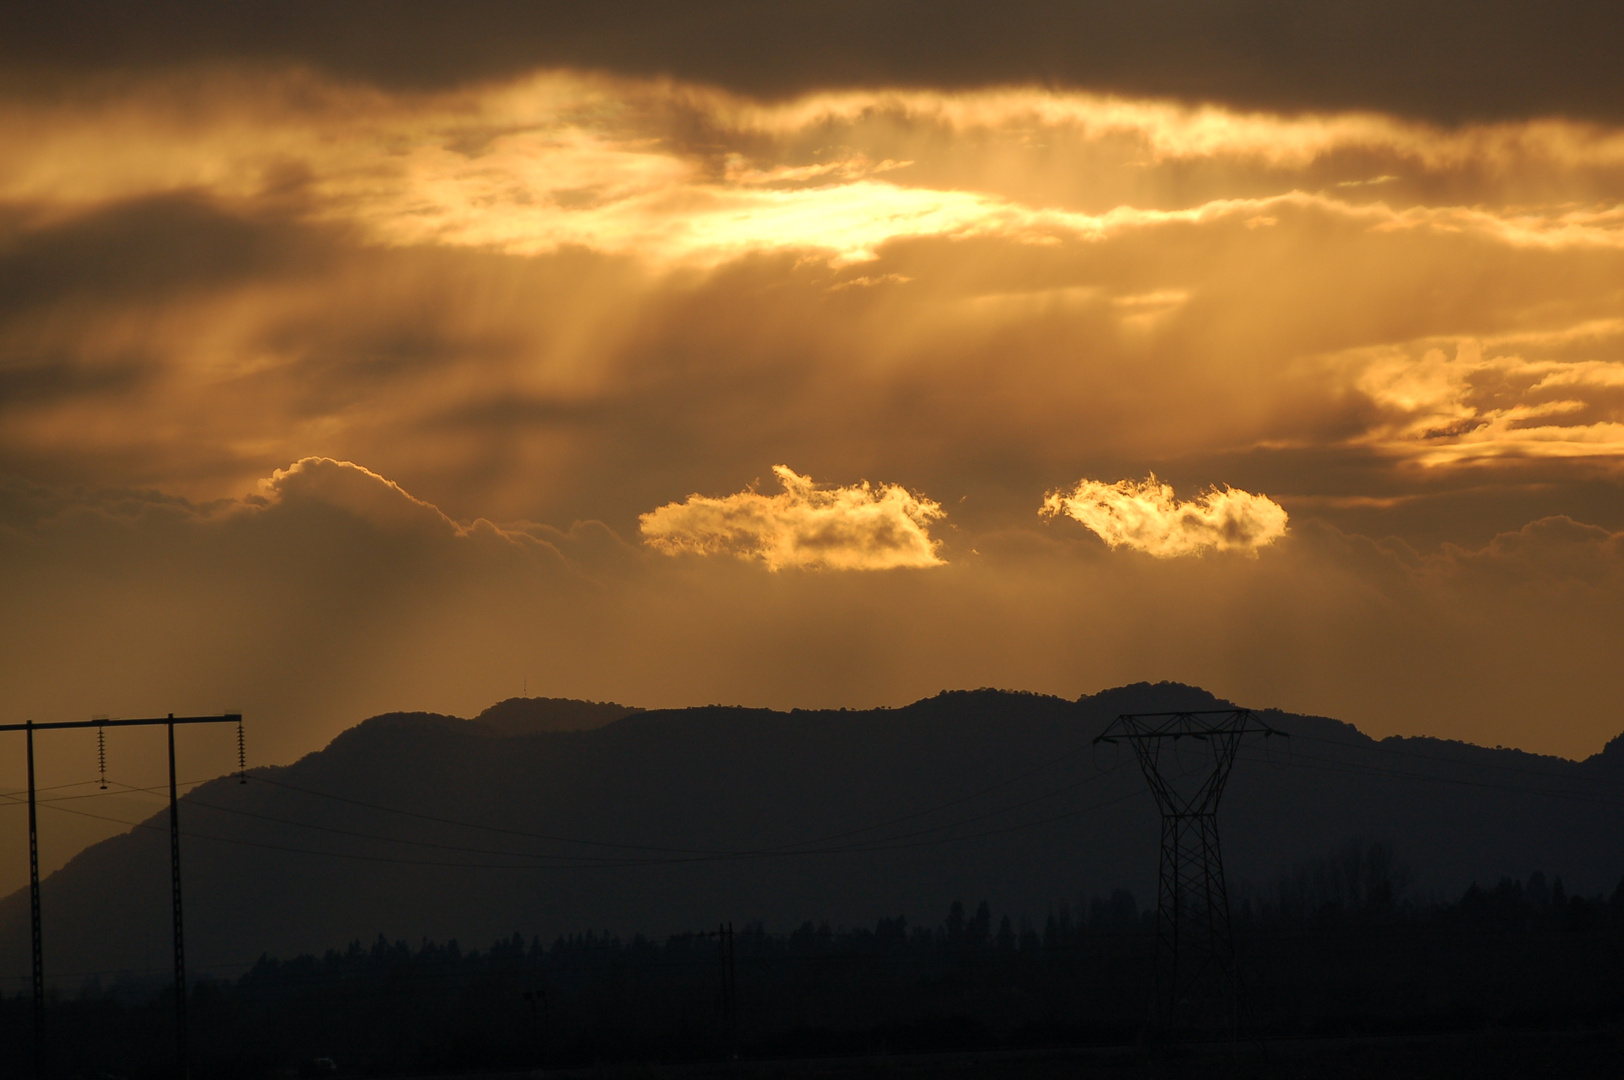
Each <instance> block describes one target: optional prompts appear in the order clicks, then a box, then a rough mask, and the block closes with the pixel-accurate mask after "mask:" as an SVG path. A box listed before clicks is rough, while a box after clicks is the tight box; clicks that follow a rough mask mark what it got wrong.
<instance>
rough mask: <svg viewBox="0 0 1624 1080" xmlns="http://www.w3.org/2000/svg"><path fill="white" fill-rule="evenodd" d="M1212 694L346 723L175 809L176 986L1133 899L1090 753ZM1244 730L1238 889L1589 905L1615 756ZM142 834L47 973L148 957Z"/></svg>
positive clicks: (1233, 848) (51, 906)
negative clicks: (571, 937)
mask: <svg viewBox="0 0 1624 1080" xmlns="http://www.w3.org/2000/svg"><path fill="white" fill-rule="evenodd" d="M1226 704H1227V703H1225V702H1221V701H1219V700H1218V699H1216V698H1214V697H1213V696H1211V695H1210V694H1208V693H1206V692H1205V691H1203V690H1200V689H1197V688H1193V687H1188V686H1183V685H1179V684H1173V683H1161V684H1157V685H1148V684H1136V685H1133V686H1126V687H1121V688H1118V689H1114V690H1107V691H1104V692H1101V693H1099V694H1095V695H1092V696H1085V697H1083V698H1081V699H1080V700H1077V701H1068V700H1065V699H1061V698H1056V697H1048V696H1041V695H1035V694H1025V693H1012V692H1007V691H994V690H980V691H972V692H952V693H943V694H940V695H938V696H936V697H932V698H929V699H926V700H922V701H919V702H916V703H914V704H912V705H909V706H907V707H905V708H899V709H880V710H869V711H817V712H812V711H800V710H796V711H791V712H787V713H786V712H774V711H769V710H758V709H742V708H727V707H720V706H715V707H707V708H691V709H681V710H655V711H641V710H637V709H632V708H627V707H624V706H619V705H612V704H593V703H588V702H579V701H566V700H558V699H511V700H508V701H504V702H502V703H500V704H498V705H496V706H493V707H492V708H490V709H488V710H486V711H485V712H484V713H483V714H481V715H480V716H478V717H476V718H475V719H473V720H463V719H458V718H456V717H451V716H443V715H436V714H430V713H392V714H387V715H383V716H377V717H373V718H372V719H370V720H367V721H366V722H364V723H362V724H360V725H358V726H356V727H354V728H352V729H350V730H348V731H346V732H344V733H343V734H342V735H340V736H339V737H338V738H336V739H334V740H333V741H332V743H331V744H330V745H329V746H327V747H326V748H325V749H324V750H321V751H319V752H317V753H312V754H309V755H307V756H306V757H304V758H302V759H300V760H299V761H297V762H295V763H294V764H292V765H288V766H285V767H272V768H262V769H255V770H252V771H251V774H250V779H249V782H248V783H247V784H246V785H242V784H239V783H238V782H237V780H236V779H235V778H233V777H223V778H221V779H218V780H215V781H213V782H211V783H208V784H205V785H203V786H201V787H199V788H197V789H195V790H194V791H193V792H192V793H191V794H189V795H187V796H186V797H185V798H184V799H183V803H182V809H181V814H182V826H183V829H184V831H185V834H186V838H185V841H184V849H183V856H182V858H183V864H182V868H183V874H184V881H185V897H186V913H187V935H188V937H187V947H188V956H189V960H190V963H191V970H192V971H193V972H194V973H195V974H197V975H199V976H207V975H208V974H210V973H216V974H230V973H233V972H234V971H235V970H236V967H235V966H236V965H239V964H243V963H245V962H248V961H251V960H253V959H254V958H255V957H257V956H259V955H260V954H261V953H267V952H268V953H270V954H272V955H284V956H285V955H290V954H293V953H296V952H299V951H307V950H317V951H319V950H323V949H326V948H329V947H341V946H343V945H344V944H345V943H347V942H348V941H350V940H352V939H357V938H359V939H362V940H371V939H373V938H375V937H376V936H377V935H378V934H380V933H381V934H384V935H386V936H388V937H390V938H391V939H396V938H403V939H408V940H411V941H413V942H416V941H417V940H419V939H420V938H422V937H425V936H426V937H428V938H431V939H442V940H443V939H447V938H456V939H459V940H460V941H461V942H462V943H463V944H464V946H465V947H466V946H473V947H483V946H484V945H485V944H488V943H489V941H490V940H492V939H494V938H495V937H497V936H498V935H510V934H512V933H513V932H515V931H517V932H519V933H522V934H524V935H526V936H530V935H540V936H541V937H542V938H543V939H550V938H551V937H552V936H553V935H556V934H559V933H564V932H576V931H582V930H585V929H589V928H597V929H609V930H613V931H615V932H619V933H627V934H629V933H633V932H644V933H650V934H664V933H668V932H674V931H679V930H690V929H697V928H703V927H704V926H707V925H710V924H714V923H715V922H716V921H717V920H719V919H729V920H732V921H733V922H735V923H736V924H738V923H741V922H743V921H745V920H751V919H759V920H763V921H765V923H766V924H767V926H768V927H769V928H785V927H788V926H793V925H796V924H798V923H799V922H801V921H802V920H806V919H811V920H814V921H824V920H827V921H829V922H831V923H834V924H837V925H838V924H843V923H844V924H864V923H869V922H872V921H873V920H874V919H875V918H877V917H879V916H882V915H894V914H898V913H902V914H906V915H908V916H910V917H912V918H915V919H918V918H931V919H934V918H937V917H939V916H940V914H941V912H942V911H943V910H945V908H946V906H947V905H948V903H949V902H951V901H952V900H954V899H955V898H960V899H963V900H965V901H968V902H975V901H979V900H981V899H986V900H988V901H989V902H990V903H991V904H992V906H993V909H994V910H995V911H997V912H1000V913H1006V912H1007V913H1009V914H1011V915H1012V916H1018V915H1025V916H1026V917H1029V918H1031V919H1033V920H1034V921H1040V920H1041V919H1042V918H1043V917H1044V915H1045V913H1046V912H1047V911H1049V910H1052V909H1053V908H1054V907H1055V906H1056V905H1058V904H1059V903H1061V902H1070V903H1073V904H1075V903H1077V902H1078V900H1079V898H1081V897H1083V896H1085V895H1088V894H1093V893H1109V892H1110V891H1111V890H1112V889H1113V888H1116V887H1119V886H1121V887H1127V888H1129V889H1130V890H1132V891H1133V893H1134V894H1135V895H1136V896H1137V897H1138V898H1139V899H1140V902H1141V904H1147V903H1150V902H1153V897H1154V881H1155V873H1156V850H1157V849H1156V843H1157V840H1156V837H1157V816H1156V811H1155V808H1154V806H1153V804H1152V801H1151V798H1150V796H1149V794H1148V793H1147V791H1146V790H1145V784H1144V781H1143V779H1142V778H1141V776H1140V774H1139V770H1138V768H1137V766H1136V764H1135V762H1134V761H1133V759H1132V755H1131V753H1129V751H1128V749H1127V748H1126V747H1125V746H1121V747H1113V746H1110V745H1100V746H1095V745H1093V743H1092V740H1093V738H1094V736H1095V735H1097V734H1098V733H1099V732H1100V731H1101V730H1102V729H1103V728H1104V727H1105V726H1106V725H1107V724H1108V723H1109V722H1110V721H1111V720H1112V719H1114V718H1115V717H1116V716H1117V715H1118V714H1120V713H1122V712H1136V711H1153V710H1167V709H1196V708H1212V707H1223V706H1224V705H1226ZM1259 716H1260V717H1261V718H1262V719H1263V720H1264V721H1265V722H1266V723H1268V724H1269V725H1271V726H1273V727H1275V728H1277V729H1279V730H1280V731H1282V732H1285V733H1288V734H1289V735H1290V739H1289V740H1286V739H1271V740H1267V741H1266V742H1265V741H1258V742H1256V743H1254V744H1251V745H1248V746H1247V747H1246V748H1245V749H1243V751H1242V753H1241V756H1240V758H1239V760H1238V761H1237V764H1236V767H1235V769H1234V773H1233V778H1232V780H1231V783H1230V786H1229V789H1228V791H1227V793H1226V795H1225V798H1224V802H1223V805H1222V809H1221V811H1220V817H1219V821H1220V827H1221V830H1222V833H1223V840H1224V844H1225V856H1226V860H1227V866H1228V871H1229V878H1230V884H1231V890H1232V892H1234V893H1235V894H1237V895H1238V896H1239V895H1245V894H1247V893H1248V892H1249V891H1252V892H1255V891H1257V890H1259V889H1267V888H1270V887H1272V884H1273V883H1274V882H1275V881H1276V880H1277V879H1278V877H1279V875H1281V874H1282V873H1285V872H1287V871H1289V870H1290V869H1291V868H1292V867H1293V866H1294V865H1296V864H1301V863H1304V862H1306V861H1309V860H1313V859H1315V858H1319V857H1322V856H1324V855H1325V854H1326V853H1327V852H1328V851H1330V850H1331V849H1332V848H1334V847H1335V846H1336V845H1338V844H1339V843H1342V842H1344V841H1346V840H1348V839H1349V838H1351V837H1354V836H1362V837H1365V838H1367V839H1379V840H1382V841H1385V842H1386V843H1388V844H1390V845H1391V846H1392V847H1393V848H1395V849H1396V853H1397V855H1398V857H1399V858H1400V859H1401V860H1403V861H1404V862H1406V863H1407V864H1408V866H1409V868H1410V871H1411V873H1412V875H1413V887H1414V888H1415V889H1416V890H1418V891H1420V892H1421V893H1423V894H1425V893H1426V892H1429V891H1432V890H1443V891H1454V890H1459V889H1461V888H1464V887H1465V886H1466V885H1467V884H1468V883H1469V882H1471V881H1473V880H1477V881H1480V882H1485V883H1489V882H1492V881H1493V880H1495V879H1496V878H1498V877H1499V876H1501V875H1505V874H1519V875H1520V874H1527V873H1529V872H1531V871H1534V870H1543V871H1544V872H1545V873H1546V874H1548V875H1551V874H1555V875H1560V876H1562V878H1563V879H1564V881H1565V882H1566V884H1567V887H1568V889H1569V890H1570V891H1574V892H1595V891H1601V890H1611V888H1612V887H1613V885H1614V884H1615V882H1616V881H1617V880H1618V877H1619V875H1620V873H1624V821H1621V819H1620V817H1619V815H1618V813H1617V803H1618V798H1619V792H1620V789H1621V786H1624V738H1621V739H1615V740H1614V741H1613V742H1611V743H1609V744H1608V746H1607V748H1606V750H1605V751H1603V752H1602V753H1600V754H1598V755H1596V756H1594V757H1592V758H1590V759H1588V760H1586V761H1580V762H1574V761H1568V760H1564V759H1560V758H1551V757H1539V756H1535V755H1530V754H1527V753H1523V752H1521V751H1516V750H1508V749H1488V748H1483V747H1476V746H1469V745H1466V744H1462V743H1453V742H1443V741H1439V740H1433V739H1401V738H1389V739H1385V740H1382V741H1380V742H1377V741H1375V740H1372V739H1370V738H1368V737H1366V736H1364V735H1362V734H1361V733H1359V732H1358V731H1357V730H1356V729H1354V728H1353V727H1352V726H1350V725H1348V724H1344V723H1340V722H1338V721H1335V720H1331V719H1326V718H1321V717H1310V716H1296V715H1288V714H1284V713H1280V712H1275V711H1268V712H1261V713H1259ZM1181 752H1182V751H1181ZM1197 752H1198V753H1205V750H1204V748H1201V749H1199V750H1198V751H1197ZM1192 761H1193V759H1192ZM166 827H167V826H166V818H165V816H164V815H158V816H155V817H153V818H152V819H150V820H149V821H148V822H146V823H145V826H144V827H139V828H136V829H134V830H132V831H131V832H130V833H129V834H127V835H122V836H119V837H115V838H113V839H110V840H107V841H105V842H103V843H100V844H97V845H95V846H94V847H92V848H90V849H88V850H86V851H85V852H83V853H82V854H80V855H79V856H78V857H77V858H75V859H74V860H73V861H72V862H70V863H69V864H68V865H67V866H66V867H65V868H64V869H62V870H61V871H59V872H57V873H55V874H53V875H51V876H50V878H49V879H48V880H47V881H46V882H45V885H44V896H43V911H44V926H45V935H46V937H45V958H46V965H47V971H48V974H49V975H50V976H51V977H52V978H53V979H56V980H59V981H62V982H64V983H71V982H72V981H74V980H77V979H82V978H83V977H84V974H85V973H88V972H118V971H129V970H140V969H151V970H154V971H161V970H163V969H164V967H165V965H166V964H167V957H168V949H169V931H168V917H169V913H168V904H169V880H168V851H167V846H168V845H167V836H166V835H165V831H166ZM27 924H28V904H27V895H26V890H25V891H22V892H18V893H15V894H13V895H11V896H10V897H8V898H6V899H5V900H4V901H3V902H0V971H3V972H4V974H5V975H6V976H8V977H19V978H20V977H22V976H24V975H25V974H26V971H27V956H28V952H27V950H28V927H27Z"/></svg>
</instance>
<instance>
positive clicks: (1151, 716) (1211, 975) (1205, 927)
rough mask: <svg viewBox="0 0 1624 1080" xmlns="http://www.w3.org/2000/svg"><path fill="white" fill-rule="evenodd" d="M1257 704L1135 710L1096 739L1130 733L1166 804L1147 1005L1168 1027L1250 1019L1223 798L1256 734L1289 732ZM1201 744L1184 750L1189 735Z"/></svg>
mask: <svg viewBox="0 0 1624 1080" xmlns="http://www.w3.org/2000/svg"><path fill="white" fill-rule="evenodd" d="M1284 734H1285V732H1283V731H1276V730H1274V729H1273V728H1271V727H1269V726H1268V725H1267V724H1265V723H1263V722H1262V721H1260V720H1258V719H1257V718H1256V717H1255V716H1253V715H1252V712H1251V710H1249V709H1207V710H1197V711H1191V712H1165V713H1125V714H1123V715H1121V716H1118V717H1117V718H1116V720H1115V721H1114V722H1113V723H1112V724H1111V725H1110V726H1109V727H1107V728H1106V729H1105V731H1103V732H1102V733H1101V734H1100V735H1099V736H1098V737H1097V738H1096V739H1095V740H1094V741H1095V742H1096V743H1099V742H1109V743H1114V742H1116V741H1117V740H1118V739H1126V740H1127V741H1128V743H1129V745H1131V746H1132V747H1133V752H1134V755H1135V756H1136V757H1137V758H1138V759H1139V768H1140V769H1141V770H1142V771H1143V772H1144V774H1145V782H1146V783H1148V784H1149V785H1150V793H1151V794H1152V795H1153V796H1155V798H1156V806H1157V808H1158V809H1159V810H1161V812H1162V851H1161V873H1160V880H1159V881H1158V883H1157V887H1156V967H1155V975H1154V980H1153V982H1152V986H1151V996H1150V1005H1149V1008H1148V1010H1147V1012H1146V1017H1145V1028H1146V1031H1147V1032H1153V1033H1156V1034H1158V1035H1163V1036H1166V1035H1174V1034H1181V1033H1186V1034H1193V1033H1196V1032H1201V1031H1209V1032H1210V1031H1213V1030H1214V1029H1216V1030H1219V1031H1227V1033H1228V1034H1229V1035H1230V1036H1231V1037H1233V1036H1234V1035H1235V1034H1236V1032H1237V1030H1238V1028H1239V1024H1240V997H1241V981H1240V973H1239V971H1238V970H1237V969H1236V967H1235V944H1234V941H1233V939H1232V938H1231V936H1230V927H1229V896H1228V893H1227V892H1226V890H1225V886H1224V857H1223V851H1222V849H1221V848H1220V847H1219V845H1218V800H1219V798H1220V797H1222V795H1223V793H1224V784H1225V782H1226V781H1227V780H1228V779H1229V770H1230V768H1231V766H1233V765H1234V764H1235V754H1236V752H1237V751H1239V750H1240V747H1241V742H1242V740H1244V739H1245V738H1246V736H1248V735H1263V736H1265V737H1267V736H1271V735H1284ZM1181 739H1184V740H1189V742H1187V743H1186V744H1185V745H1186V746H1192V745H1193V746H1195V747H1198V748H1199V749H1198V750H1197V752H1195V753H1192V754H1185V753H1181V752H1180V751H1179V749H1178V748H1177V743H1178V741H1179V740H1181Z"/></svg>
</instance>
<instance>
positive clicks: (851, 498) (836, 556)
mask: <svg viewBox="0 0 1624 1080" xmlns="http://www.w3.org/2000/svg"><path fill="white" fill-rule="evenodd" d="M773 473H774V474H775V475H776V476H777V477H778V480H779V482H780V483H781V484H782V485H783V487H784V490H783V492H782V493H781V494H778V495H760V494H757V493H756V492H755V491H741V492H739V493H738V494H736V495H728V496H726V497H724V498H709V497H707V496H704V495H690V496H689V497H688V498H687V499H685V500H684V501H682V502H680V503H669V504H667V505H665V506H662V507H660V508H659V509H657V510H653V511H651V512H649V513H647V514H644V515H642V517H641V518H640V519H639V521H640V524H641V529H642V534H643V540H644V542H645V543H646V544H648V545H649V546H650V547H651V548H653V549H654V550H656V551H663V552H665V553H666V554H669V555H676V554H683V553H687V554H700V555H714V554H723V553H725V554H732V555H737V556H739V557H740V558H745V559H759V560H761V561H762V562H763V563H764V564H766V567H767V569H769V570H775V571H776V570H782V569H784V568H786V567H794V568H799V569H815V570H890V569H894V568H896V567H903V566H912V567H920V566H939V565H941V562H942V560H941V559H940V558H938V557H937V554H936V549H937V547H939V546H940V545H939V543H938V542H937V541H933V540H932V539H931V538H930V531H929V527H930V523H931V522H932V521H935V520H937V519H939V518H941V517H942V516H943V512H942V508H941V507H940V506H939V505H937V504H936V503H934V502H931V501H930V500H929V499H924V498H920V497H917V496H914V495H911V494H909V493H908V492H907V491H906V490H905V489H903V488H901V487H899V486H897V485H895V484H886V485H880V486H878V487H872V486H870V485H869V483H868V482H867V481H864V482H862V483H860V484H857V485H855V486H852V487H836V488H826V487H819V486H818V485H816V484H814V483H813V482H812V479H811V478H810V477H806V476H799V475H797V474H796V473H795V472H794V471H793V470H792V469H789V468H788V467H786V466H783V465H775V466H773Z"/></svg>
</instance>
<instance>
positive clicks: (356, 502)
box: [259, 457, 469, 536]
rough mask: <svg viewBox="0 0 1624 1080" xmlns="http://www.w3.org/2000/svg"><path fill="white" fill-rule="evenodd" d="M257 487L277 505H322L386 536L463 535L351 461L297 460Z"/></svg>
mask: <svg viewBox="0 0 1624 1080" xmlns="http://www.w3.org/2000/svg"><path fill="white" fill-rule="evenodd" d="M259 486H260V489H261V490H262V491H264V492H265V494H266V495H267V496H269V497H270V498H272V499H273V500H275V501H276V502H278V503H282V504H285V505H290V506H292V505H298V504H299V503H302V502H316V503H324V504H326V505H328V506H333V507H337V508H339V509H341V510H344V511H346V512H348V513H350V514H352V515H354V516H355V517H358V518H360V519H362V520H364V521H366V522H367V523H368V524H370V525H372V526H374V527H375V528H378V529H383V530H388V531H391V532H427V533H431V534H438V535H442V536H466V535H467V534H468V532H469V530H468V529H467V528H465V527H463V526H462V525H459V524H458V523H457V522H455V521H452V520H451V519H450V518H448V517H446V516H445V515H444V514H442V513H441V512H440V509H439V507H436V506H433V505H431V504H430V503H426V502H424V501H423V500H422V499H418V498H415V497H413V496H412V495H411V494H409V493H408V492H406V491H405V490H404V489H403V488H401V486H400V485H399V484H397V483H395V482H394V481H393V480H387V479H385V478H384V477H382V476H379V475H378V474H377V473H375V472H373V471H372V470H371V469H367V468H364V467H363V466H360V465H357V464H355V463H354V462H353V461H334V460H333V459H332V458H324V457H307V458H301V459H300V460H298V461H295V462H294V463H293V464H292V465H289V466H288V467H287V468H285V469H277V470H276V471H275V472H273V473H272V474H271V475H270V476H269V477H268V478H266V479H264V480H261V481H260V482H259Z"/></svg>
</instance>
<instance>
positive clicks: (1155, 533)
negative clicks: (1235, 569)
mask: <svg viewBox="0 0 1624 1080" xmlns="http://www.w3.org/2000/svg"><path fill="white" fill-rule="evenodd" d="M1038 513H1039V514H1041V515H1042V516H1044V517H1058V516H1060V515H1064V516H1066V517H1069V518H1073V519H1074V520H1076V521H1079V522H1081V523H1082V524H1083V525H1084V526H1085V527H1086V528H1088V529H1089V530H1091V531H1092V532H1094V533H1095V534H1096V535H1098V536H1099V537H1100V539H1102V540H1104V541H1105V542H1106V543H1107V544H1110V545H1111V546H1112V547H1113V548H1115V547H1121V546H1123V545H1126V546H1128V547H1131V548H1134V549H1135V550H1138V551H1143V552H1146V553H1148V554H1150V555H1154V556H1156V557H1157V558H1162V559H1168V558H1175V557H1177V556H1180V555H1196V554H1199V553H1201V552H1203V551H1206V550H1208V549H1214V548H1215V549H1217V550H1218V551H1243V552H1245V553H1247V554H1248V555H1253V556H1255V555H1256V554H1257V553H1258V551H1259V550H1260V549H1262V548H1265V547H1267V546H1268V545H1270V544H1272V543H1274V542H1275V541H1276V540H1278V539H1280V538H1281V537H1282V536H1284V535H1286V511H1285V510H1284V508H1282V507H1281V506H1280V505H1279V504H1278V503H1276V502H1274V501H1273V500H1271V499H1269V498H1268V497H1267V496H1265V495H1253V494H1252V493H1251V492H1247V491H1237V490H1235V489H1234V488H1229V487H1226V488H1224V489H1222V490H1219V489H1218V488H1213V489H1212V490H1210V491H1208V492H1206V493H1205V494H1202V495H1199V496H1197V497H1196V498H1195V499H1192V500H1191V501H1189V502H1179V501H1178V500H1177V499H1175V498H1174V497H1173V488H1172V486H1171V485H1169V484H1164V483H1161V482H1160V481H1159V480H1157V479H1156V474H1155V473H1152V474H1151V475H1150V476H1149V477H1148V478H1146V479H1145V480H1143V481H1137V480H1118V481H1117V482H1116V483H1114V484H1107V483H1104V482H1103V481H1100V480H1087V479H1084V480H1079V481H1078V482H1077V486H1076V487H1075V488H1073V489H1072V490H1071V491H1069V492H1065V491H1052V492H1050V493H1049V494H1048V496H1046V497H1045V498H1044V500H1043V507H1042V508H1041V509H1040V510H1039V511H1038Z"/></svg>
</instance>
